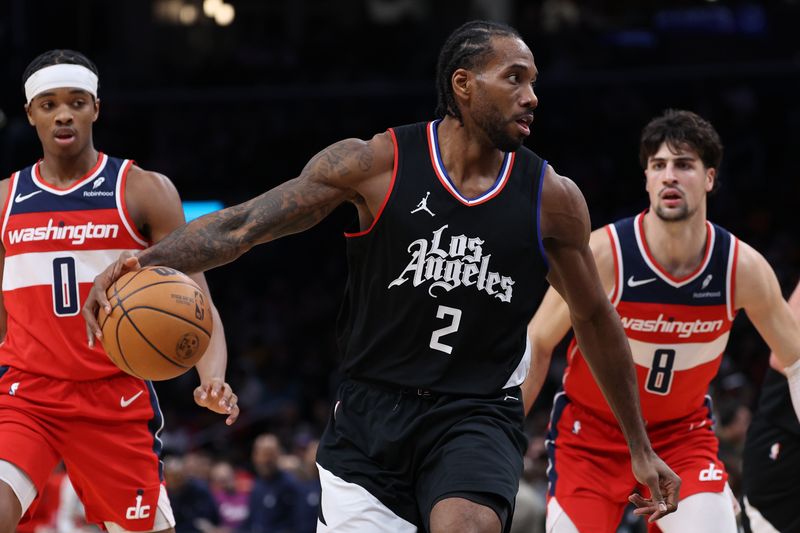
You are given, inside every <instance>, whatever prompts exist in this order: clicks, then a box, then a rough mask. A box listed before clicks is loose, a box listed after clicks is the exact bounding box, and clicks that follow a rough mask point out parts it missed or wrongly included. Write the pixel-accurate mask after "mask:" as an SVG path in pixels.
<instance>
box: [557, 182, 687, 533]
mask: <svg viewBox="0 0 800 533" xmlns="http://www.w3.org/2000/svg"><path fill="white" fill-rule="evenodd" d="M541 228H542V240H543V244H544V247H545V251H546V252H547V258H548V261H549V263H550V272H549V274H548V276H547V279H548V281H549V282H550V284H551V285H552V286H553V287H554V288H555V289H556V290H557V291H558V292H559V294H561V296H562V298H564V301H565V302H566V303H567V305H568V306H569V312H570V320H571V322H572V326H573V329H574V330H575V336H576V337H577V340H578V344H579V345H580V346H581V351H582V352H583V354H584V356H585V357H586V361H587V362H588V363H589V367H590V368H591V370H592V373H593V375H594V377H595V380H596V381H597V383H598V385H599V386H600V389H601V390H602V391H603V395H604V396H605V397H606V400H607V401H608V404H609V406H610V407H611V409H612V411H614V415H615V416H616V417H617V420H618V421H619V423H620V427H621V428H622V432H623V434H624V435H625V439H626V440H627V442H628V447H629V448H630V451H631V462H632V467H633V473H634V476H635V477H636V479H637V480H638V481H639V482H640V483H644V484H646V485H647V486H648V487H649V488H650V491H651V493H652V499H649V500H648V499H644V498H641V497H639V498H638V499H633V500H631V501H633V503H634V504H636V505H637V507H638V509H637V510H636V513H637V514H649V515H650V521H651V522H652V521H655V520H657V519H659V518H661V517H662V516H664V515H666V514H668V513H670V512H672V511H674V510H675V509H676V508H677V504H678V493H679V490H680V478H678V476H677V475H675V473H674V472H672V470H670V468H669V467H668V466H667V465H666V464H665V463H664V462H663V461H662V460H661V459H660V458H659V457H658V456H657V455H656V454H655V452H653V449H652V447H651V446H650V440H649V439H648V437H647V433H646V431H645V427H644V421H643V420H642V416H641V409H640V405H639V394H638V385H637V381H636V374H635V372H634V367H633V358H632V356H631V353H630V347H629V345H628V341H627V339H626V338H625V333H624V331H623V329H622V325H621V323H620V321H619V317H618V316H617V314H616V312H615V311H614V308H613V307H612V306H611V303H610V302H609V301H608V297H607V296H606V294H605V291H604V290H603V286H602V283H601V281H600V277H599V275H598V272H597V268H596V266H595V262H594V259H593V257H592V252H591V249H590V247H589V228H590V223H589V212H588V209H587V207H586V202H585V200H584V199H583V195H582V194H581V192H580V190H578V188H577V186H575V184H574V183H573V182H572V181H570V180H568V179H566V178H563V177H561V176H559V175H557V174H556V173H555V171H553V169H552V168H549V167H548V170H547V172H546V173H545V182H544V186H543V197H542V216H541Z"/></svg>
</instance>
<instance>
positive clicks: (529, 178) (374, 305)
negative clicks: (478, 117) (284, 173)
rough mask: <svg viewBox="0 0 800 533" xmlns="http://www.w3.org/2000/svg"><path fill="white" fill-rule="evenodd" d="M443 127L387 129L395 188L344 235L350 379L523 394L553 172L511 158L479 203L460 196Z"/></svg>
mask: <svg viewBox="0 0 800 533" xmlns="http://www.w3.org/2000/svg"><path fill="white" fill-rule="evenodd" d="M438 124H439V121H435V122H430V123H427V124H426V123H419V124H413V125H407V126H401V127H398V128H393V129H390V130H389V132H390V134H391V136H392V139H393V142H394V146H395V158H394V159H395V162H394V170H393V174H392V181H391V185H390V187H389V192H388V193H387V197H386V200H385V201H384V205H383V207H382V209H381V210H380V211H379V212H378V213H377V214H376V216H375V220H374V221H373V223H372V226H371V227H370V228H368V229H366V230H364V231H360V232H357V233H350V234H346V235H347V237H348V242H347V255H348V266H349V279H348V282H347V287H346V291H345V298H344V302H343V305H342V310H341V313H340V316H339V325H338V329H339V331H338V333H339V347H340V351H341V355H342V356H343V368H344V371H345V374H346V375H347V376H348V377H350V378H353V379H360V380H365V381H370V382H377V383H379V384H384V385H389V386H395V387H408V388H415V389H416V388H423V389H429V390H431V391H434V392H437V393H443V394H460V395H488V394H492V393H496V392H497V391H499V390H501V389H502V388H505V387H510V386H513V385H519V384H520V383H521V382H522V381H523V380H524V378H525V374H526V372H527V368H528V364H529V361H530V350H529V346H528V343H527V335H526V329H527V325H528V321H529V320H530V318H531V317H532V316H533V313H534V311H535V309H536V306H537V305H538V304H539V302H540V300H541V296H542V294H543V291H544V288H545V275H546V273H547V267H546V259H545V256H544V250H543V248H542V245H541V234H540V231H539V210H540V196H541V184H542V179H543V175H544V171H545V169H546V168H547V164H546V162H545V161H544V160H542V159H541V158H540V157H538V156H537V155H536V154H534V153H533V152H531V151H530V150H528V149H527V148H524V147H522V148H520V149H519V150H517V151H516V152H513V153H507V154H506V155H505V159H504V161H503V165H502V167H501V169H500V173H499V175H498V176H497V179H496V181H495V183H494V185H493V186H492V187H491V188H490V189H489V190H487V191H486V192H485V193H483V194H481V195H480V196H479V197H476V198H465V197H464V196H463V195H461V194H460V193H459V191H458V190H457V189H456V188H455V186H454V185H453V183H452V181H451V180H450V177H449V176H448V175H447V170H446V169H445V168H444V165H443V164H442V161H441V157H440V154H439V147H438V138H437V128H438Z"/></svg>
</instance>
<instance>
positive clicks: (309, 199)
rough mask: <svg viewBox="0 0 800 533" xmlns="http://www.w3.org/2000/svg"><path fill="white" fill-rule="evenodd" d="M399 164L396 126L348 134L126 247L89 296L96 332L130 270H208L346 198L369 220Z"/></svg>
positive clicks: (87, 308) (89, 319) (90, 325)
mask: <svg viewBox="0 0 800 533" xmlns="http://www.w3.org/2000/svg"><path fill="white" fill-rule="evenodd" d="M393 164H394V144H393V142H392V139H391V137H390V135H389V134H388V133H382V134H379V135H376V136H375V137H373V138H372V139H370V140H369V141H361V140H357V139H347V140H344V141H341V142H338V143H336V144H333V145H331V146H329V147H328V148H326V149H325V150H323V151H321V152H320V153H318V154H317V155H316V156H314V157H313V158H312V159H311V161H309V162H308V164H307V165H306V166H305V168H304V169H303V171H302V172H301V173H300V175H299V176H298V177H296V178H294V179H293V180H290V181H287V182H286V183H284V184H282V185H279V186H278V187H275V188H274V189H272V190H270V191H267V192H265V193H264V194H262V195H260V196H257V197H256V198H253V199H252V200H248V201H247V202H244V203H242V204H239V205H235V206H233V207H229V208H227V209H223V210H221V211H217V212H216V213H211V214H208V215H206V216H204V217H200V218H198V219H195V220H193V221H192V222H191V223H189V224H186V225H183V226H180V227H179V228H177V229H176V230H174V231H173V232H172V233H170V234H168V235H166V236H165V237H163V238H162V239H161V240H160V241H159V242H157V243H155V244H153V245H152V246H151V247H150V248H147V249H146V250H143V251H142V252H140V253H139V254H138V255H133V254H132V253H130V252H124V253H123V254H122V255H121V256H120V257H119V259H117V261H115V262H114V263H112V264H111V265H109V266H108V267H107V268H106V269H105V270H104V271H103V272H101V273H100V274H99V275H97V277H95V279H94V286H93V287H92V289H91V291H90V292H89V295H88V296H87V298H86V301H85V302H84V305H83V311H82V314H83V317H84V319H85V320H86V328H87V334H88V335H89V338H90V339H91V337H92V336H95V337H98V338H99V337H100V336H101V332H100V328H99V326H98V324H97V310H98V309H99V308H100V307H103V308H105V309H106V310H107V311H108V312H110V310H111V306H110V305H109V303H108V298H107V297H106V289H107V288H108V287H110V286H111V284H112V283H114V281H115V280H117V279H118V278H119V277H120V276H122V275H123V274H125V273H126V272H129V271H131V270H136V269H138V268H140V267H142V266H147V265H165V266H169V267H172V268H176V269H178V270H181V271H183V272H185V273H187V274H194V273H197V272H203V271H205V270H208V269H211V268H214V267H216V266H219V265H223V264H225V263H229V262H231V261H233V260H234V259H236V258H237V257H239V256H240V255H242V254H243V253H245V252H246V251H247V250H249V249H250V248H252V247H253V246H255V245H257V244H260V243H264V242H268V241H271V240H274V239H277V238H279V237H283V236H284V235H290V234H292V233H298V232H300V231H303V230H305V229H308V228H310V227H312V226H313V225H315V224H316V223H318V222H319V221H320V220H322V219H323V218H325V216H327V215H328V214H329V213H330V212H331V211H333V209H335V208H336V207H337V206H338V205H340V204H342V203H343V202H345V201H350V202H352V203H354V204H355V205H356V207H357V208H358V211H359V216H360V218H361V220H362V225H363V224H364V223H365V221H367V222H369V221H370V220H371V219H372V218H373V217H374V216H375V213H377V212H378V209H379V208H380V205H381V203H382V202H383V199H384V198H385V196H386V194H387V193H388V190H389V183H390V177H391V173H392V168H393ZM90 343H91V340H90Z"/></svg>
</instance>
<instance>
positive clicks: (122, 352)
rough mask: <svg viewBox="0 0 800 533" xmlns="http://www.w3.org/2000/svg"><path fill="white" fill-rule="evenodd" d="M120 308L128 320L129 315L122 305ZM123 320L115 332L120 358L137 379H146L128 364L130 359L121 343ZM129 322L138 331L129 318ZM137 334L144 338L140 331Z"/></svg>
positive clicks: (118, 323)
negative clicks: (120, 333)
mask: <svg viewBox="0 0 800 533" xmlns="http://www.w3.org/2000/svg"><path fill="white" fill-rule="evenodd" d="M119 307H120V309H122V313H123V315H122V318H128V316H127V314H125V308H124V307H122V305H121V304H120V306H119ZM122 318H120V319H119V320H117V330H116V331H115V332H114V340H115V341H116V343H117V348H118V350H117V351H118V352H119V356H120V358H121V359H122V362H123V363H125V366H127V367H128V370H129V371H130V373H131V374H133V375H134V376H136V377H137V378H140V379H144V378H143V377H142V376H140V375H139V374H137V373H136V371H135V370H134V369H133V367H131V365H130V363H128V358H127V357H125V351H124V350H123V349H122V344H121V343H120V342H119V328H120V326H121V325H122ZM128 321H129V322H131V325H132V326H133V327H134V329H136V324H134V323H133V322H132V321H131V320H130V318H128ZM137 333H139V335H140V336H142V334H141V332H139V331H138V330H137ZM142 338H144V336H142ZM145 340H147V339H145ZM156 351H158V350H156Z"/></svg>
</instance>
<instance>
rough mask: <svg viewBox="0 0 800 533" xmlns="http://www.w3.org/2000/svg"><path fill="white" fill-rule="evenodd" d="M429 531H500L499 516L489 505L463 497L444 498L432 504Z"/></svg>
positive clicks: (497, 532) (496, 532)
mask: <svg viewBox="0 0 800 533" xmlns="http://www.w3.org/2000/svg"><path fill="white" fill-rule="evenodd" d="M430 518H431V519H430V531H431V533H450V532H452V531H458V532H460V533H461V532H463V533H500V531H501V529H502V524H501V523H500V517H499V516H497V513H495V511H494V510H493V509H491V508H490V507H486V506H485V505H479V504H477V503H474V502H471V501H469V500H466V499H463V498H446V499H444V500H441V501H439V502H438V503H437V504H436V505H434V507H433V510H432V511H431V517H430Z"/></svg>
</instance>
